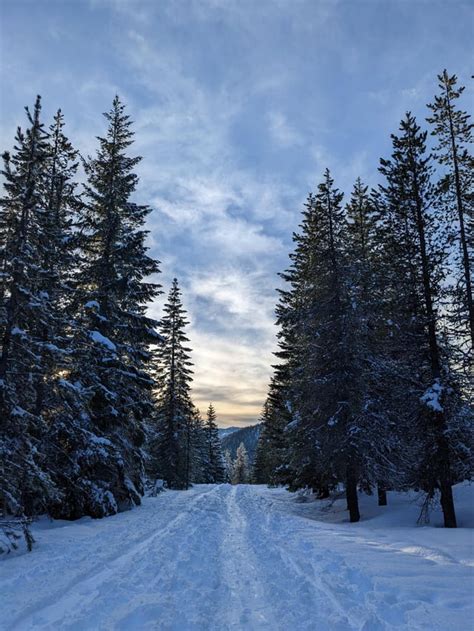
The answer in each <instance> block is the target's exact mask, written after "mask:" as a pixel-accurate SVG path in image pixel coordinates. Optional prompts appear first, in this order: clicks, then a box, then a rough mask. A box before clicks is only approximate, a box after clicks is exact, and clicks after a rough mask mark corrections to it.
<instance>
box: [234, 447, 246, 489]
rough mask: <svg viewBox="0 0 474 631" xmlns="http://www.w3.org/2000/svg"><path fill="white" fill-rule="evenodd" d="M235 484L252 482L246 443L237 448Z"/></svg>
mask: <svg viewBox="0 0 474 631" xmlns="http://www.w3.org/2000/svg"><path fill="white" fill-rule="evenodd" d="M232 469H233V475H232V483H233V484H248V482H250V470H249V457H248V454H247V450H246V449H245V445H244V443H240V445H239V446H238V448H237V455H236V457H235V460H234V464H233V467H232Z"/></svg>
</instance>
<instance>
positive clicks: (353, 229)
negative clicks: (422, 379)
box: [345, 178, 400, 505]
mask: <svg viewBox="0 0 474 631" xmlns="http://www.w3.org/2000/svg"><path fill="white" fill-rule="evenodd" d="M346 217H347V237H346V243H345V247H346V260H347V266H348V282H349V296H350V303H351V310H350V315H349V318H348V321H349V322H350V323H351V327H352V335H351V349H352V356H353V357H352V361H353V362H354V363H355V364H356V365H357V366H358V370H357V371H356V372H357V377H356V378H355V379H353V380H352V390H353V393H352V398H353V399H354V400H355V401H357V402H358V408H355V409H354V416H355V417H356V418H357V436H358V446H357V452H358V454H359V455H360V457H361V461H362V462H361V478H362V479H361V483H362V485H363V487H364V488H365V489H366V490H368V491H371V489H372V488H373V487H374V486H377V491H378V498H379V504H380V505H386V503H387V494H386V487H387V485H388V484H390V485H391V486H394V485H395V486H396V482H397V481H396V476H395V475H394V473H395V470H396V467H397V465H398V462H397V457H398V454H399V452H400V449H399V447H400V445H399V441H398V434H397V433H396V432H394V431H393V429H394V424H393V422H392V418H391V412H392V405H391V401H390V396H389V393H390V380H391V379H392V375H388V374H387V367H386V362H385V348H384V347H385V343H386V339H385V335H384V334H385V325H384V320H383V308H382V305H383V302H384V294H385V291H386V286H385V283H384V280H383V278H381V273H380V262H379V260H378V259H379V253H378V250H377V243H376V235H377V213H376V209H375V205H374V204H373V202H372V200H371V196H370V195H369V192H368V187H367V186H364V185H363V184H362V182H361V180H360V178H358V179H357V181H356V183H355V185H354V188H353V191H352V195H351V198H350V201H349V203H348V204H347V207H346ZM355 390H357V392H355Z"/></svg>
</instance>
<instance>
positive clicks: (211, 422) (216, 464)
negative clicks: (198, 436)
mask: <svg viewBox="0 0 474 631" xmlns="http://www.w3.org/2000/svg"><path fill="white" fill-rule="evenodd" d="M205 432H206V447H207V448H206V452H207V481H208V482H210V483H211V484H219V483H222V482H225V479H226V473H225V465H224V459H223V455H222V445H221V441H220V439H219V430H218V428H217V417H216V412H215V409H214V406H213V405H212V403H210V404H209V407H208V409H207V418H206V425H205Z"/></svg>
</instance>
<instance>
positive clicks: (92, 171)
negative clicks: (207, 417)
mask: <svg viewBox="0 0 474 631" xmlns="http://www.w3.org/2000/svg"><path fill="white" fill-rule="evenodd" d="M104 116H105V118H106V120H107V123H108V128H107V133H106V135H105V136H104V137H101V138H99V139H98V140H99V149H98V151H97V154H96V156H95V157H94V158H89V159H88V160H86V161H85V163H84V167H85V171H86V175H87V183H86V185H85V187H84V195H83V203H82V206H81V209H80V216H79V219H78V221H77V229H78V234H79V237H78V245H79V250H80V254H81V261H80V266H79V269H78V275H77V288H76V309H77V316H76V321H77V328H76V332H77V333H76V339H75V347H76V354H75V361H74V367H73V370H72V371H71V375H70V381H71V382H72V383H74V387H75V388H76V389H77V390H79V391H80V392H81V393H83V394H84V395H85V397H86V400H87V410H86V412H85V413H84V415H83V435H84V436H85V442H86V443H90V444H91V446H94V445H95V448H93V449H91V451H90V452H89V454H90V455H86V454H84V453H83V455H82V457H81V459H80V466H79V467H76V468H75V471H74V479H75V480H76V482H77V484H78V486H80V487H82V488H83V491H84V492H85V493H86V495H87V498H86V501H85V506H84V507H83V508H82V509H81V510H83V511H85V512H86V513H87V514H92V515H94V516H103V515H106V514H110V513H114V512H117V511H119V510H123V509H126V508H128V507H130V506H131V505H132V504H139V503H140V496H141V494H142V493H143V483H144V472H143V454H142V445H143V443H144V437H145V433H144V423H145V421H146V419H147V418H149V417H150V416H151V414H152V411H153V399H152V389H153V386H154V381H153V380H152V379H151V377H150V374H149V370H148V365H149V363H150V359H151V354H150V349H149V347H150V345H151V344H153V343H156V341H157V339H158V335H157V333H156V331H155V326H156V323H155V321H154V320H152V319H151V318H149V317H147V316H146V314H145V311H146V308H147V305H148V304H149V303H150V301H151V300H153V299H154V298H155V297H156V296H157V295H158V294H159V293H160V289H159V285H157V284H156V283H154V282H150V281H148V280H145V278H147V277H150V275H152V274H155V273H157V272H158V271H159V270H158V264H157V262H156V261H155V260H153V259H152V258H150V257H149V256H148V255H147V247H146V244H145V240H146V236H147V232H146V230H145V229H144V224H145V221H146V218H147V216H148V214H149V213H150V208H149V207H148V206H143V205H138V204H136V203H134V202H132V201H131V197H132V195H133V194H134V192H135V190H136V187H137V184H138V176H137V175H136V173H135V172H134V169H135V167H136V165H137V164H138V162H139V161H140V159H141V158H140V157H130V156H129V155H128V154H127V150H128V148H129V147H130V145H131V144H132V142H133V132H132V130H131V125H132V122H131V120H130V117H129V116H128V115H127V114H125V106H124V105H123V104H122V103H121V102H120V100H119V98H118V97H115V99H114V101H113V105H112V109H111V110H110V111H109V112H108V113H105V114H104ZM97 446H99V449H98V448H97ZM83 480H85V481H86V482H83Z"/></svg>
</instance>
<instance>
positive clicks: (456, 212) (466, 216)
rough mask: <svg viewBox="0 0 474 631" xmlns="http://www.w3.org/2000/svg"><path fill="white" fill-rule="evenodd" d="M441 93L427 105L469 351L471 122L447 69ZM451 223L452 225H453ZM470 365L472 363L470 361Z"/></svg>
mask: <svg viewBox="0 0 474 631" xmlns="http://www.w3.org/2000/svg"><path fill="white" fill-rule="evenodd" d="M438 81H439V88H440V94H439V95H438V96H436V97H435V100H434V103H431V104H429V105H428V107H429V108H430V109H431V111H432V116H431V117H429V118H428V119H427V120H428V122H429V123H431V124H432V125H433V131H432V132H431V133H432V135H434V136H435V138H436V141H437V143H438V144H437V147H436V149H435V150H436V158H437V160H438V162H439V163H440V164H441V165H442V166H443V167H445V169H446V173H445V175H444V176H443V177H442V179H441V181H440V185H439V191H440V195H441V203H442V204H443V206H444V209H445V213H446V220H447V223H448V224H449V225H450V226H451V238H452V241H453V242H454V243H455V244H456V262H457V267H458V270H459V271H458V272H457V273H456V285H455V287H454V292H453V293H454V298H455V310H454V314H453V315H454V318H453V320H454V322H455V331H454V334H455V336H456V337H457V338H458V340H462V337H463V336H466V335H467V336H469V337H470V345H469V346H470V351H471V358H470V362H472V349H473V347H474V304H473V299H472V251H473V247H474V242H473V237H472V235H473V233H474V157H473V156H472V154H471V153H470V149H471V147H472V142H473V134H472V130H473V127H474V126H473V124H472V123H471V121H470V116H469V114H467V112H465V111H462V110H461V109H459V108H458V107H457V99H459V97H460V96H461V95H462V93H463V92H464V87H463V86H459V87H457V77H456V75H453V76H451V77H450V76H449V74H448V73H447V71H446V70H444V71H443V73H442V74H440V75H438ZM452 226H454V229H453V228H452ZM471 367H472V363H471Z"/></svg>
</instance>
